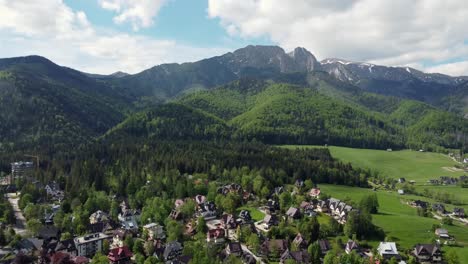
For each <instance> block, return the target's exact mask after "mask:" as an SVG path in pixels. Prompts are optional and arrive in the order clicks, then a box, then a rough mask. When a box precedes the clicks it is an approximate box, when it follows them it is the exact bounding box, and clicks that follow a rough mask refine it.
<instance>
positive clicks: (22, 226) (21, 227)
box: [6, 193, 28, 236]
mask: <svg viewBox="0 0 468 264" xmlns="http://www.w3.org/2000/svg"><path fill="white" fill-rule="evenodd" d="M6 195H7V198H8V202H9V203H10V204H11V206H12V207H13V211H14V212H15V218H16V225H15V226H14V227H13V229H14V230H15V232H16V234H19V235H21V236H24V235H26V234H27V233H28V230H26V218H24V215H23V212H21V210H20V208H19V206H18V201H19V195H20V193H18V194H16V193H7V194H6Z"/></svg>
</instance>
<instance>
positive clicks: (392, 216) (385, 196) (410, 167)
mask: <svg viewBox="0 0 468 264" xmlns="http://www.w3.org/2000/svg"><path fill="white" fill-rule="evenodd" d="M284 147H287V148H301V147H306V148H308V147H313V148H316V147H322V146H284ZM328 148H329V150H330V152H331V154H332V156H333V157H334V158H337V159H339V160H341V161H343V162H350V163H351V164H352V165H353V166H354V167H361V168H369V169H372V170H374V171H378V172H379V173H380V174H382V175H383V176H385V177H390V178H394V179H398V178H406V180H407V181H410V180H414V181H416V184H415V187H416V190H417V191H421V192H422V191H423V189H425V188H427V189H428V190H430V191H436V192H447V193H450V194H453V195H454V196H455V197H456V198H457V199H458V200H460V201H461V202H462V203H463V204H464V205H463V207H464V208H465V211H468V189H463V188H461V187H459V186H433V185H429V184H428V183H427V180H429V179H437V178H439V177H440V176H451V177H459V176H461V175H464V174H465V173H464V172H463V171H454V170H453V169H451V168H453V166H454V165H456V164H457V163H456V162H455V161H453V160H452V159H451V158H449V157H448V156H447V155H444V154H440V153H430V152H419V151H412V150H401V151H384V150H371V149H353V148H345V147H334V146H331V147H328ZM319 187H320V188H321V189H322V191H323V192H324V193H326V194H329V195H331V196H333V197H336V198H339V199H350V200H352V201H354V202H359V200H360V199H361V198H362V197H363V196H364V195H367V194H369V193H374V192H373V191H372V190H371V189H362V188H355V187H347V186H336V185H325V184H322V185H320V186H319ZM375 193H376V194H377V196H378V199H379V203H380V210H379V214H377V215H373V222H374V224H376V225H377V226H380V227H382V228H383V229H384V230H385V232H386V235H387V237H395V238H396V239H397V241H396V242H397V243H398V245H399V246H400V247H402V248H404V249H409V248H411V247H412V246H414V245H415V244H417V243H428V242H431V241H432V239H433V238H434V235H433V233H432V231H431V227H432V225H433V224H436V223H440V220H437V219H434V218H424V217H420V216H418V215H417V212H416V209H414V208H412V207H410V206H408V205H407V204H406V202H407V201H408V200H415V199H420V200H425V201H428V202H430V203H433V202H435V201H434V200H433V199H430V198H425V197H421V196H414V195H398V194H397V193H396V192H395V191H383V190H379V191H377V192H375ZM446 208H447V209H448V210H451V209H452V208H453V205H446ZM444 227H445V228H447V230H448V231H449V233H450V234H451V235H453V236H454V237H455V239H456V241H457V242H458V243H460V244H461V245H464V248H461V247H460V248H455V249H456V251H457V252H458V254H459V256H460V259H461V260H468V227H467V226H463V225H461V224H458V223H456V224H455V225H454V226H444ZM377 243H378V241H371V244H373V245H376V244H377ZM462 263H465V262H462ZM467 263H468V261H467Z"/></svg>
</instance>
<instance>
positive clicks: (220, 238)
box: [206, 228, 226, 244]
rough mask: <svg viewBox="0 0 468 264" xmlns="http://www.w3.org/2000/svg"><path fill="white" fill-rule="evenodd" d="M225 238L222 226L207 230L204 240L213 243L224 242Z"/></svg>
mask: <svg viewBox="0 0 468 264" xmlns="http://www.w3.org/2000/svg"><path fill="white" fill-rule="evenodd" d="M225 238H226V231H225V230H224V229H222V228H216V229H211V230H208V232H207V234H206V242H213V243H215V244H222V243H224V241H225Z"/></svg>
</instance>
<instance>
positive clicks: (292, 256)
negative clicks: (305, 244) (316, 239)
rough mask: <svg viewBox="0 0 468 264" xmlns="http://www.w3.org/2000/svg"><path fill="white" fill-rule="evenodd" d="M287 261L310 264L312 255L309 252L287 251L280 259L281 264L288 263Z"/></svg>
mask: <svg viewBox="0 0 468 264" xmlns="http://www.w3.org/2000/svg"><path fill="white" fill-rule="evenodd" d="M287 260H292V261H293V262H294V263H296V264H302V263H304V264H306V263H310V255H309V253H308V252H307V250H301V251H289V250H286V251H285V252H284V253H283V254H282V255H281V258H280V263H286V261H287Z"/></svg>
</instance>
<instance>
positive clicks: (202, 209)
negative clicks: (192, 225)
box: [198, 202, 218, 220]
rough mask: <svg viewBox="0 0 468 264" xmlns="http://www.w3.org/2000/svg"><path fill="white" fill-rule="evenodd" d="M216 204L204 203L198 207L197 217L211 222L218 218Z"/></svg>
mask: <svg viewBox="0 0 468 264" xmlns="http://www.w3.org/2000/svg"><path fill="white" fill-rule="evenodd" d="M217 210H218V209H217V208H216V204H215V203H214V202H205V203H202V204H200V205H199V209H198V216H200V217H203V218H205V220H212V219H215V218H216V217H217V216H218V212H217Z"/></svg>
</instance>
